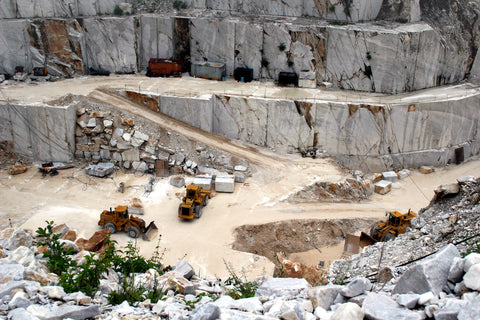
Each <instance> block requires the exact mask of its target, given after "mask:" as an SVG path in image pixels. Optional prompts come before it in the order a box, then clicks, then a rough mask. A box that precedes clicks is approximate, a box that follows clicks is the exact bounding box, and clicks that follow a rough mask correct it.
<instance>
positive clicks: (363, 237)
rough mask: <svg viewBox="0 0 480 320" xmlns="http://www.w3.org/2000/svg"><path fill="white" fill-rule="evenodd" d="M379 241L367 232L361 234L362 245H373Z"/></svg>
mask: <svg viewBox="0 0 480 320" xmlns="http://www.w3.org/2000/svg"><path fill="white" fill-rule="evenodd" d="M376 242H377V241H375V239H373V238H372V237H370V236H369V235H368V234H366V233H365V232H362V233H361V234H360V247H362V248H363V247H366V246H369V245H372V244H374V243H376Z"/></svg>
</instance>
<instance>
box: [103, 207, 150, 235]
mask: <svg viewBox="0 0 480 320" xmlns="http://www.w3.org/2000/svg"><path fill="white" fill-rule="evenodd" d="M98 225H99V226H101V227H103V229H105V230H109V231H110V233H115V232H117V231H126V232H127V234H128V236H129V237H130V238H138V236H139V235H142V239H143V240H147V241H150V240H151V239H153V238H154V237H156V235H157V232H158V228H157V226H156V225H155V223H154V222H153V221H152V222H150V224H149V225H148V226H147V227H145V221H144V220H143V219H140V218H138V217H135V216H133V215H129V214H128V207H127V206H118V207H116V208H115V210H112V209H111V208H110V210H104V211H103V212H102V213H101V214H100V220H99V221H98Z"/></svg>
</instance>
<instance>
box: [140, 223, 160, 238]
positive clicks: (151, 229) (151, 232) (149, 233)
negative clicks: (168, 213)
mask: <svg viewBox="0 0 480 320" xmlns="http://www.w3.org/2000/svg"><path fill="white" fill-rule="evenodd" d="M157 234H158V228H157V226H156V225H155V223H154V222H153V221H152V222H150V224H149V225H148V227H147V229H145V232H144V233H143V234H142V239H143V240H145V241H150V240H152V239H154V238H156V237H157Z"/></svg>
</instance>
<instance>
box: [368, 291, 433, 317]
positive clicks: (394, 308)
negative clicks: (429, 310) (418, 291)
mask: <svg viewBox="0 0 480 320" xmlns="http://www.w3.org/2000/svg"><path fill="white" fill-rule="evenodd" d="M362 310H363V312H364V313H365V317H366V318H367V319H371V320H385V319H409V320H417V319H418V320H421V319H423V317H422V316H420V314H419V313H417V312H414V311H411V310H408V309H404V308H402V307H400V306H399V305H398V304H397V303H396V302H395V301H393V300H392V299H391V298H390V297H388V296H386V295H385V294H379V293H373V292H368V293H367V297H366V298H365V301H364V302H363V306H362Z"/></svg>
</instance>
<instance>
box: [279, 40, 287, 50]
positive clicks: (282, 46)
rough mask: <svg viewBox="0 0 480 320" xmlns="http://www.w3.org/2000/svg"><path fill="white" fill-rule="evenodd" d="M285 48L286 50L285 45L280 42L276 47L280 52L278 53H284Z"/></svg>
mask: <svg viewBox="0 0 480 320" xmlns="http://www.w3.org/2000/svg"><path fill="white" fill-rule="evenodd" d="M286 48H287V46H286V45H285V43H284V42H282V43H280V44H279V45H278V50H280V51H285V49H286Z"/></svg>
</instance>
